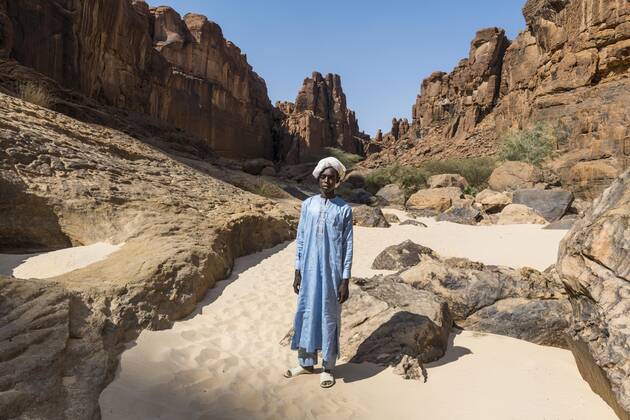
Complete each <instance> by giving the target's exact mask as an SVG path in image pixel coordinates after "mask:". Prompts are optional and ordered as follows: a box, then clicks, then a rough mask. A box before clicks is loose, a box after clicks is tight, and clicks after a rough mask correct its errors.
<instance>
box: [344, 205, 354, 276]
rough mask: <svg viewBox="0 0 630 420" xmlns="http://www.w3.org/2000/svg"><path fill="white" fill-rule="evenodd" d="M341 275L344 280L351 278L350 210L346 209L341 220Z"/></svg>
mask: <svg viewBox="0 0 630 420" xmlns="http://www.w3.org/2000/svg"><path fill="white" fill-rule="evenodd" d="M342 246H343V274H342V275H341V277H342V278H344V279H349V278H350V277H351V276H352V209H350V208H349V209H348V211H347V213H346V215H345V216H344V220H343V241H342Z"/></svg>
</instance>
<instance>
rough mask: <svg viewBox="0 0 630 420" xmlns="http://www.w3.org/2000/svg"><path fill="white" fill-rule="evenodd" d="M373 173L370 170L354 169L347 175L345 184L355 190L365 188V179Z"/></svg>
mask: <svg viewBox="0 0 630 420" xmlns="http://www.w3.org/2000/svg"><path fill="white" fill-rule="evenodd" d="M370 172H372V171H371V170H370V169H353V170H352V171H350V173H348V174H347V175H346V179H345V180H344V182H346V183H348V184H350V185H352V186H353V187H354V188H365V177H366V176H367V175H368V174H369V173H370Z"/></svg>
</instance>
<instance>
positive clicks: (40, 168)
mask: <svg viewBox="0 0 630 420" xmlns="http://www.w3.org/2000/svg"><path fill="white" fill-rule="evenodd" d="M95 13H96V12H95ZM0 108H1V109H2V113H0V212H1V213H0V214H1V217H0V249H1V250H2V252H13V253H25V252H32V251H37V250H46V249H58V248H63V247H69V246H73V245H87V244H91V243H94V242H99V241H110V242H113V243H117V244H120V243H124V245H123V246H122V248H121V249H120V251H118V252H116V253H114V254H112V255H110V256H109V257H108V258H107V259H105V260H103V261H99V262H97V263H94V264H91V265H89V266H87V267H85V268H81V269H78V270H75V271H71V272H69V273H66V274H63V275H60V276H57V277H54V278H51V279H46V280H38V281H37V282H32V281H28V280H22V279H19V280H18V279H14V278H9V279H7V278H1V279H0V337H2V340H1V341H2V346H0V361H1V362H0V390H1V391H2V392H1V394H2V397H1V398H0V413H1V414H0V417H2V418H4V417H6V416H8V417H20V418H73V419H74V418H76V419H96V418H99V406H98V396H99V394H100V392H101V390H102V389H103V388H104V387H105V386H106V385H107V383H108V382H109V381H111V379H112V377H113V374H114V372H115V370H116V366H117V363H118V362H117V360H118V359H117V358H118V355H119V354H120V352H121V351H122V350H123V349H124V344H125V343H126V342H128V341H129V340H132V339H134V338H135V337H136V336H137V334H138V333H139V332H140V330H141V329H143V328H152V329H158V328H166V327H168V326H170V325H171V323H172V321H174V320H175V319H178V318H181V317H183V316H185V315H187V314H189V313H190V312H191V311H192V310H193V309H194V308H195V304H196V303H197V301H199V300H200V299H201V298H202V297H203V296H204V295H205V292H206V291H207V289H208V288H209V287H212V286H213V285H214V283H215V282H216V281H217V280H219V279H222V278H224V277H225V276H227V275H228V274H229V273H230V270H231V266H232V263H233V260H234V258H236V257H237V256H240V255H243V254H245V253H249V252H253V251H256V250H259V249H261V248H263V247H268V246H271V245H273V244H277V243H279V242H282V241H284V240H287V239H289V238H291V237H292V236H293V234H294V229H295V224H296V218H297V209H296V208H295V207H294V206H293V205H292V204H289V205H284V204H283V205H281V204H277V203H275V202H274V201H271V200H269V199H267V198H264V197H261V196H258V195H254V194H250V193H248V192H246V191H244V190H243V189H240V188H237V187H235V186H233V185H231V184H230V183H228V182H225V181H230V182H232V181H231V179H230V176H231V175H230V174H231V173H232V171H230V170H229V169H226V168H219V167H216V166H214V165H212V164H210V163H208V162H205V161H202V160H197V159H195V158H194V157H191V155H189V154H186V153H182V154H178V155H175V154H173V155H168V154H165V153H163V152H161V151H159V150H158V149H156V148H155V147H153V146H149V145H147V144H145V142H144V141H141V140H139V139H137V138H133V137H130V136H129V135H126V134H124V133H122V132H120V131H117V130H113V129H109V128H106V127H103V126H99V125H96V124H85V123H82V122H79V121H77V120H73V119H71V118H68V117H67V116H64V115H62V114H59V113H56V112H53V111H50V110H46V109H43V108H40V107H37V106H35V105H32V104H29V103H26V102H24V101H21V100H18V99H15V98H12V97H9V96H6V95H4V94H0ZM83 110H84V112H86V113H93V112H96V111H94V110H90V109H89V108H88V107H86V106H84V107H83ZM106 111H107V109H106V108H99V109H98V112H99V113H104V112H106ZM126 124H133V121H131V120H127V121H126ZM136 130H137V131H140V132H142V131H143V129H142V127H137V128H133V129H131V128H129V131H136ZM164 134H165V135H168V132H167V131H165V132H164ZM143 140H144V139H143ZM239 176H240V177H248V176H249V175H247V174H243V173H239ZM219 178H221V179H224V180H225V181H223V180H221V179H219ZM239 179H240V178H239ZM239 182H242V181H239ZM8 200H10V201H8ZM252 237H256V241H252V240H251V238H252Z"/></svg>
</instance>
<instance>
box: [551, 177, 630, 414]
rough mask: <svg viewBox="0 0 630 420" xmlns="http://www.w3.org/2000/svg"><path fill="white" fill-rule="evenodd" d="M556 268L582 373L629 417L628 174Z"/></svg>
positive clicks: (564, 249)
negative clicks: (565, 294) (569, 311)
mask: <svg viewBox="0 0 630 420" xmlns="http://www.w3.org/2000/svg"><path fill="white" fill-rule="evenodd" d="M557 268H558V273H559V275H560V276H561V278H562V281H563V283H564V285H565V287H566V290H567V292H568V294H569V299H570V301H571V306H572V307H573V316H572V321H571V327H570V329H569V333H570V336H571V338H572V339H571V340H569V345H570V347H571V350H572V351H573V354H574V355H575V359H576V361H577V363H578V368H579V369H580V373H581V374H582V376H583V377H584V379H586V380H587V381H588V382H589V384H590V385H591V387H592V388H593V390H594V391H595V392H597V393H598V394H599V395H601V396H602V398H604V400H606V402H608V404H609V405H610V406H611V407H613V409H614V410H615V412H616V413H617V415H618V416H619V417H620V418H622V419H627V418H630V381H629V380H628V378H630V345H629V343H630V299H628V296H630V171H626V172H625V173H624V174H623V175H622V176H621V177H619V178H618V179H617V180H616V181H615V182H614V183H613V184H612V185H611V186H610V187H609V188H608V189H607V190H605V191H604V193H603V194H602V195H601V197H600V198H598V199H597V200H596V201H595V202H594V203H593V206H592V207H591V209H590V210H589V211H587V213H586V215H585V216H584V217H583V218H582V219H579V220H578V221H577V222H576V223H575V225H574V226H573V228H572V229H571V230H570V231H569V233H568V234H567V236H566V237H565V238H564V239H563V240H562V243H561V245H560V251H559V253H558V263H557Z"/></svg>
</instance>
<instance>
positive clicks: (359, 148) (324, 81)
mask: <svg viewBox="0 0 630 420" xmlns="http://www.w3.org/2000/svg"><path fill="white" fill-rule="evenodd" d="M275 132H276V136H277V138H278V140H277V144H278V145H279V151H278V153H279V154H280V155H281V157H282V160H285V161H286V162H288V163H297V162H300V161H303V160H304V159H308V158H309V157H314V156H316V155H317V154H318V153H320V152H321V150H322V149H323V148H325V147H336V148H339V149H342V150H345V151H347V152H350V153H355V154H363V141H365V140H367V138H369V137H367V136H366V135H365V134H364V133H363V132H361V131H360V130H359V123H358V121H357V118H356V115H355V113H354V111H352V110H350V109H348V107H347V105H346V95H345V94H344V93H343V89H342V87H341V78H340V77H339V75H337V74H327V75H326V77H324V76H322V75H321V74H320V73H318V72H313V74H312V76H311V77H307V78H306V79H304V83H303V85H302V88H301V89H300V92H299V93H298V96H297V98H296V100H295V103H291V102H278V103H277V104H276V127H275Z"/></svg>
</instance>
